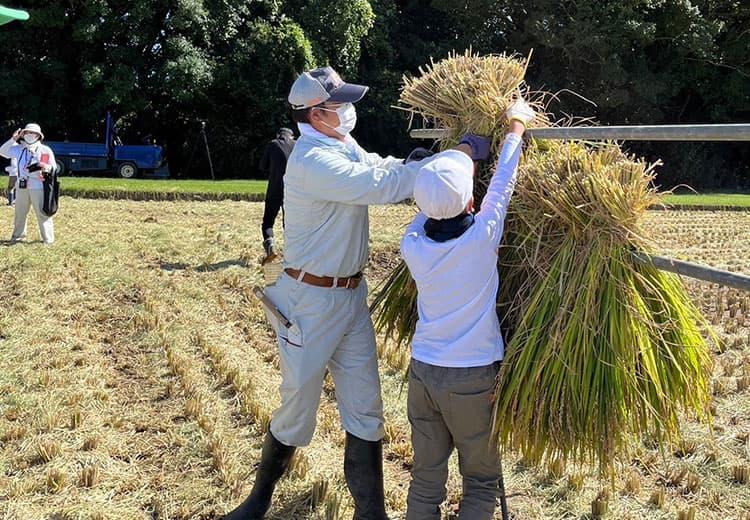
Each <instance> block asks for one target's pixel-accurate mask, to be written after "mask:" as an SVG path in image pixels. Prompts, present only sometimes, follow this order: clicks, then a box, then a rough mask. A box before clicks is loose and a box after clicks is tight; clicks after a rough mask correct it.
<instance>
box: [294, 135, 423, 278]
mask: <svg viewBox="0 0 750 520" xmlns="http://www.w3.org/2000/svg"><path fill="white" fill-rule="evenodd" d="M298 126H299V130H300V134H301V137H300V138H299V139H298V140H297V144H296V145H295V146H294V150H293V151H292V154H291V155H290V156H289V160H288V161H287V166H286V174H285V175H284V224H285V228H284V267H291V268H294V269H300V270H302V271H305V272H307V273H310V274H313V275H316V276H331V277H338V278H344V277H348V276H352V275H355V274H357V273H359V272H360V271H362V269H363V268H364V267H365V264H366V263H367V257H368V254H369V237H370V231H369V218H368V211H367V206H368V205H369V204H390V203H396V202H400V201H402V200H405V199H408V198H410V197H412V196H413V193H414V181H415V179H416V174H417V172H418V171H419V168H420V167H421V166H422V165H424V164H426V162H428V161H430V160H431V159H430V158H427V159H424V160H422V161H415V162H410V163H409V164H404V163H403V161H402V160H401V159H396V158H394V157H390V156H389V157H381V156H379V155H377V154H374V153H367V152H365V151H364V150H363V149H362V147H360V146H359V144H357V141H356V140H354V138H353V137H351V136H348V137H347V138H346V139H345V140H344V141H340V140H338V139H334V138H331V137H327V136H326V135H324V134H322V133H320V132H318V131H317V130H315V129H314V128H313V127H312V126H311V125H308V124H299V125H298Z"/></svg>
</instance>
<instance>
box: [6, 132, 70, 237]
mask: <svg viewBox="0 0 750 520" xmlns="http://www.w3.org/2000/svg"><path fill="white" fill-rule="evenodd" d="M42 139H44V134H43V133H42V129H41V128H40V127H39V125H37V124H35V123H29V124H28V125H26V127H25V128H23V129H20V128H19V129H18V130H16V131H15V132H14V133H13V136H12V137H11V138H10V139H9V140H8V141H7V142H5V143H4V144H3V145H2V146H0V155H2V156H3V157H5V158H7V159H10V160H11V161H15V163H16V167H17V170H18V178H17V181H16V197H15V198H16V213H15V219H14V223H13V234H12V235H11V242H14V243H15V242H18V241H19V240H23V239H24V238H25V237H26V218H27V216H28V214H29V209H30V208H32V207H33V208H34V212H35V213H36V219H37V222H38V224H39V234H40V235H41V238H42V242H44V243H45V244H47V245H51V244H52V243H53V242H54V241H55V229H54V226H53V224H52V217H49V216H47V215H45V214H44V210H43V208H44V176H45V175H54V174H55V172H56V170H57V163H56V162H55V154H54V153H53V152H52V150H51V149H50V148H49V147H48V146H45V145H44V144H42Z"/></svg>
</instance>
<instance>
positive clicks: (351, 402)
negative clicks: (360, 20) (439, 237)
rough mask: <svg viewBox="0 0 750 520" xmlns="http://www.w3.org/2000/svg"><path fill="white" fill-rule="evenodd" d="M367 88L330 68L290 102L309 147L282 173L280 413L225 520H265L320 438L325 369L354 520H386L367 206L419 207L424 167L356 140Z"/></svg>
mask: <svg viewBox="0 0 750 520" xmlns="http://www.w3.org/2000/svg"><path fill="white" fill-rule="evenodd" d="M366 92H367V87H364V86H362V85H354V84H350V83H345V82H344V81H342V79H341V78H340V77H339V75H338V74H337V73H336V71H334V70H333V69H332V68H330V67H324V68H319V69H315V70H312V71H309V72H305V73H303V74H302V75H300V76H299V78H297V80H296V81H295V82H294V84H293V85H292V88H291V91H290V93H289V103H290V104H291V105H292V109H293V113H292V116H293V119H294V120H295V122H296V123H297V124H298V127H299V131H300V138H299V139H298V140H297V144H296V145H295V147H294V151H293V152H292V153H291V155H290V156H289V160H288V162H287V169H286V175H285V176H284V207H285V217H284V221H285V225H286V227H285V230H284V273H283V274H282V276H281V277H280V278H279V280H278V281H277V282H276V284H275V285H273V286H271V287H269V288H268V289H267V290H266V295H267V296H268V298H269V299H270V300H271V301H272V302H273V303H274V305H275V306H276V307H277V308H278V310H279V311H280V312H281V313H282V315H283V316H284V317H285V319H286V320H287V323H286V324H282V323H280V322H279V320H277V319H272V322H274V327H275V329H276V332H277V336H278V341H279V357H280V362H281V363H280V365H281V374H282V383H281V388H280V391H281V401H282V402H281V406H280V407H279V408H278V409H277V410H276V412H275V413H274V415H273V419H272V421H271V427H270V431H269V432H268V434H267V436H266V439H265V442H264V445H263V452H262V455H261V461H260V465H259V467H258V471H257V474H256V478H255V484H254V487H253V491H252V493H251V495H250V496H249V497H248V498H247V499H246V500H245V501H244V502H243V503H242V504H241V505H240V506H239V507H238V508H237V509H235V510H234V511H232V512H231V513H229V514H228V515H227V516H225V519H228V520H239V519H245V520H247V519H260V518H263V515H264V514H265V513H266V511H267V510H268V508H269V506H270V503H271V496H272V494H273V490H274V487H275V485H276V482H277V481H278V480H279V478H280V477H281V476H282V475H283V473H284V472H285V471H286V469H287V467H288V465H289V461H290V460H291V458H292V455H293V453H294V451H295V449H296V448H297V447H301V446H306V445H308V444H309V443H310V440H311V439H312V436H313V432H314V431H315V423H316V415H317V410H318V405H319V403H320V394H321V389H322V385H323V378H324V376H325V373H326V370H328V371H330V373H331V375H332V376H333V380H334V382H335V384H336V400H337V403H338V409H339V413H340V415H341V422H342V425H343V428H344V430H345V431H346V445H345V455H344V475H345V478H346V482H347V485H348V487H349V490H350V492H351V494H352V496H353V497H354V508H355V515H354V518H355V519H356V520H385V519H387V516H386V511H385V500H384V491H383V461H382V438H383V403H382V400H381V396H380V378H379V375H378V362H377V353H376V346H375V334H374V332H373V327H372V321H371V320H370V315H369V312H368V308H367V285H366V283H365V280H364V278H363V276H362V270H363V269H364V267H365V264H366V263H367V257H368V242H369V225H368V205H370V204H389V203H395V202H399V201H402V200H404V199H407V198H410V197H411V196H412V194H413V191H414V180H415V178H416V174H417V172H418V171H419V168H420V167H421V166H422V165H424V164H426V163H427V162H428V161H430V160H431V158H426V159H422V160H421V161H413V162H408V163H405V162H404V161H403V160H401V159H395V158H393V157H381V156H379V155H377V154H374V153H367V152H365V151H364V150H363V149H362V148H361V147H360V146H359V145H358V144H357V142H356V141H355V140H354V138H353V137H351V135H350V132H351V131H352V130H353V129H354V126H355V124H356V121H357V114H356V109H355V108H354V103H356V102H358V101H359V100H361V99H362V97H363V96H364V95H365V93H366Z"/></svg>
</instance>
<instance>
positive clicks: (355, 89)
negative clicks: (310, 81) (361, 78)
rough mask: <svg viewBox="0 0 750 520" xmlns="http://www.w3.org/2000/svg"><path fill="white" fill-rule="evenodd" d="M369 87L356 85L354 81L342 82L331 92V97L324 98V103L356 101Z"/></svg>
mask: <svg viewBox="0 0 750 520" xmlns="http://www.w3.org/2000/svg"><path fill="white" fill-rule="evenodd" d="M368 90H370V87H365V86H364V85H356V84H354V83H344V84H343V85H341V86H340V87H339V88H337V89H336V90H334V91H333V92H331V97H329V98H328V99H326V101H325V102H326V103H356V102H357V101H359V100H360V99H362V98H363V97H365V94H366V93H367V91H368Z"/></svg>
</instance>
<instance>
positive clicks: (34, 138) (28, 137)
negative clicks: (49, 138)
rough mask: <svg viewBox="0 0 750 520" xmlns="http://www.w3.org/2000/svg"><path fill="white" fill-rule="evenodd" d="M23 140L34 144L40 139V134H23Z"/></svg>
mask: <svg viewBox="0 0 750 520" xmlns="http://www.w3.org/2000/svg"><path fill="white" fill-rule="evenodd" d="M23 140H24V141H25V142H26V144H34V143H36V142H37V141H38V140H39V136H38V135H36V134H26V135H24V136H23Z"/></svg>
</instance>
